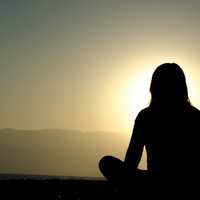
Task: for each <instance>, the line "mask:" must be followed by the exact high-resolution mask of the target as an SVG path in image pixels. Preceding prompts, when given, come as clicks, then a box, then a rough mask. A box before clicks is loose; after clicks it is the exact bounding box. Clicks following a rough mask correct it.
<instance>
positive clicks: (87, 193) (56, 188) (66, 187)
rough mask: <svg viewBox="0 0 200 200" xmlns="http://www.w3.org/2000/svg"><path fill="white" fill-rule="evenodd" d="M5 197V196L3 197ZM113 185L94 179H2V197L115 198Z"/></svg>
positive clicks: (53, 198)
mask: <svg viewBox="0 0 200 200" xmlns="http://www.w3.org/2000/svg"><path fill="white" fill-rule="evenodd" d="M2 197H3V198H2ZM115 197H117V195H116V192H115V191H114V189H113V187H112V186H111V185H110V184H109V183H108V182H107V181H105V180H94V179H67V180H61V179H46V180H44V179H43V180H34V179H9V180H0V199H27V200H28V199H43V200H46V199H48V200H57V199H58V200H59V199H60V200H61V199H69V200H75V199H76V200H82V199H84V200H85V199H94V200H95V199H115Z"/></svg>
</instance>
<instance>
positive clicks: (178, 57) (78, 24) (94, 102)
mask: <svg viewBox="0 0 200 200" xmlns="http://www.w3.org/2000/svg"><path fill="white" fill-rule="evenodd" d="M199 10H200V2H199V1H198V0H190V1H186V0H181V1H180V0H168V1H166V0H140V1H136V0H123V1H122V0H84V1H83V0H79V1H78V0H54V1H53V0H32V1H30V0H17V1H16V0H0V44H1V45H0V96H1V103H0V128H17V129H44V128H59V129H78V130H83V131H97V130H102V131H113V132H123V133H130V132H131V130H132V126H133V123H134V119H135V117H136V115H137V113H138V112H139V111H140V109H142V108H144V107H145V106H147V105H148V102H149V98H150V97H149V84H150V80H151V75H152V73H153V71H154V70H155V68H156V67H157V66H158V65H160V64H162V63H164V62H176V63H177V64H179V65H180V66H181V67H182V69H183V70H184V72H185V74H186V79H187V83H188V88H189V95H190V99H191V102H192V103H193V104H194V105H195V106H196V107H198V106H200V96H199V94H200V93H199V92H200V89H199V85H200V82H199V77H200V67H199V57H200V55H199V52H200V47H199V35H200V12H199Z"/></svg>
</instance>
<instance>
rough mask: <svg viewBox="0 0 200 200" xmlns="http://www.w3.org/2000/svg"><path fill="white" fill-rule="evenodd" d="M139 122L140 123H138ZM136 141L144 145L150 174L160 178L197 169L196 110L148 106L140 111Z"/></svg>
mask: <svg viewBox="0 0 200 200" xmlns="http://www.w3.org/2000/svg"><path fill="white" fill-rule="evenodd" d="M138 121H140V122H138ZM137 123H139V124H141V126H142V127H141V129H143V130H141V131H140V134H141V136H140V138H141V142H142V143H143V144H144V145H145V146H146V151H147V166H148V170H149V172H150V173H153V174H155V173H156V174H160V175H163V176H171V175H172V176H179V175H181V176H182V175H184V176H187V175H189V174H190V173H191V172H192V170H193V169H194V168H196V167H197V165H198V162H197V159H198V157H199V152H200V150H199V148H198V138H199V137H198V134H199V132H200V128H199V124H200V111H199V110H198V109H196V108H194V107H193V106H190V105H189V104H188V105H187V106H185V107H183V108H182V109H179V110H172V109H170V108H168V109H166V110H165V111H159V110H155V109H153V108H152V107H148V108H146V109H144V110H143V111H141V112H140V114H139V115H138V117H137Z"/></svg>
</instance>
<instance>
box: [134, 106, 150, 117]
mask: <svg viewBox="0 0 200 200" xmlns="http://www.w3.org/2000/svg"><path fill="white" fill-rule="evenodd" d="M151 115H152V110H151V108H150V107H146V108H143V109H142V110H140V112H139V113H138V115H137V118H136V119H146V118H147V117H149V116H151Z"/></svg>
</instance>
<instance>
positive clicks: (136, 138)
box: [99, 63, 200, 187]
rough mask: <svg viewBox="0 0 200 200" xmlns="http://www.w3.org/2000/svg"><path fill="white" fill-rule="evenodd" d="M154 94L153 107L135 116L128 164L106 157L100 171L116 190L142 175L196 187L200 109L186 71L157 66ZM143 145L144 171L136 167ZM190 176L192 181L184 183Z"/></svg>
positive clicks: (175, 66) (174, 66)
mask: <svg viewBox="0 0 200 200" xmlns="http://www.w3.org/2000/svg"><path fill="white" fill-rule="evenodd" d="M150 92H151V102H150V105H149V106H148V107H147V108H145V109H143V110H142V111H140V112H139V114H138V116H137V117H136V120H135V125H134V128H133V133H132V137H131V140H130V144H129V146H128V149H127V152H126V155H125V160H124V161H121V160H119V159H117V158H115V157H112V156H105V157H103V158H102V159H101V160H100V163H99V167H100V170H101V172H102V174H103V175H104V176H105V177H106V178H107V179H108V180H109V181H111V182H113V183H114V184H116V185H118V186H124V185H126V187H127V185H129V186H131V185H133V183H136V182H137V181H138V180H141V179H142V178H141V177H151V178H152V180H154V181H155V180H157V181H158V180H159V181H160V180H168V181H171V183H170V184H173V183H174V185H175V184H176V183H177V181H178V182H179V184H180V183H181V182H182V183H183V185H184V184H188V183H193V180H194V178H195V177H196V178H197V179H198V178H199V172H198V171H199V169H200V168H199V167H200V165H199V164H198V163H199V152H200V150H199V146H200V142H199V139H198V138H199V137H198V135H199V130H200V129H199V125H200V111H199V110H198V109H197V108H195V107H193V106H192V105H191V104H190V101H189V98H188V90H187V85H186V79H185V75H184V72H183V71H182V69H181V68H180V67H179V66H178V65H177V64H175V63H164V64H162V65H160V66H158V67H157V68H156V70H155V71H154V73H153V76H152V81H151V85H150ZM144 147H145V148H146V152H147V170H145V171H142V170H139V169H137V167H138V164H139V162H140V159H141V155H142V152H143V148H144ZM188 178H190V181H191V182H188V181H186V179H187V180H188ZM159 181H158V182H159ZM184 181H185V182H184ZM198 181H199V180H198ZM138 183H139V182H138ZM159 183H161V182H159ZM159 183H158V184H157V185H159ZM147 187H148V186H147Z"/></svg>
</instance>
